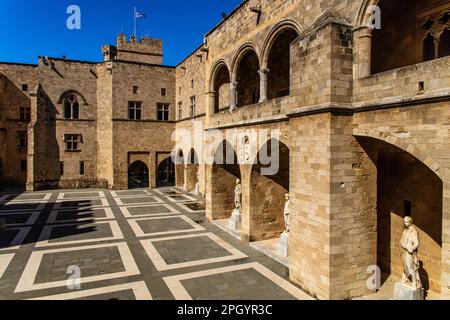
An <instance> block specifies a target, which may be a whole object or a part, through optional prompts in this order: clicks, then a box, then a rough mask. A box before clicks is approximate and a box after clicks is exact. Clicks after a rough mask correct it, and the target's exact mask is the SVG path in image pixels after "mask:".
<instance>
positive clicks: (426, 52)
mask: <svg viewBox="0 0 450 320" xmlns="http://www.w3.org/2000/svg"><path fill="white" fill-rule="evenodd" d="M435 58H436V46H435V44H434V37H433V36H432V35H431V34H430V33H429V34H428V35H427V36H426V37H425V39H424V40H423V61H430V60H433V59H435Z"/></svg>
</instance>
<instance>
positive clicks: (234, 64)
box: [231, 43, 261, 82]
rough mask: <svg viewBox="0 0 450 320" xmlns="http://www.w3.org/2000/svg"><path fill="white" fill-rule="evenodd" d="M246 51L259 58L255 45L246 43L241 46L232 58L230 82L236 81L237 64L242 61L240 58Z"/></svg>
mask: <svg viewBox="0 0 450 320" xmlns="http://www.w3.org/2000/svg"><path fill="white" fill-rule="evenodd" d="M248 51H253V52H254V53H255V54H256V55H257V56H258V61H259V57H260V56H261V55H260V53H259V49H258V47H257V46H256V45H254V44H253V43H246V44H244V45H242V46H241V47H240V48H239V50H238V51H237V52H236V54H235V55H234V57H233V60H232V62H231V81H232V82H235V81H236V71H237V68H238V66H239V62H240V61H241V60H242V57H243V56H244V55H245V53H247V52H248Z"/></svg>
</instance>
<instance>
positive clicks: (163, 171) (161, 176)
mask: <svg viewBox="0 0 450 320" xmlns="http://www.w3.org/2000/svg"><path fill="white" fill-rule="evenodd" d="M156 185H157V186H158V188H159V187H173V186H175V164H174V163H173V161H172V157H168V158H167V159H166V160H164V161H163V162H161V163H160V164H159V165H158V169H157V178H156Z"/></svg>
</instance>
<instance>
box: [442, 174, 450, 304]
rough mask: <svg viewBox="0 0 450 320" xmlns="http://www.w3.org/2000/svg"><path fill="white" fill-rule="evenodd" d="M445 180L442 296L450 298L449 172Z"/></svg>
mask: <svg viewBox="0 0 450 320" xmlns="http://www.w3.org/2000/svg"><path fill="white" fill-rule="evenodd" d="M447 172H448V171H447ZM444 180H445V181H444V196H443V206H442V214H443V217H442V219H443V220H442V228H443V230H442V278H441V287H442V288H441V297H442V298H443V299H446V300H448V299H450V179H449V175H448V174H446V175H445V179H444Z"/></svg>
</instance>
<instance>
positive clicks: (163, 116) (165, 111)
mask: <svg viewBox="0 0 450 320" xmlns="http://www.w3.org/2000/svg"><path fill="white" fill-rule="evenodd" d="M169 108H170V105H168V104H162V103H161V104H158V121H169Z"/></svg>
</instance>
